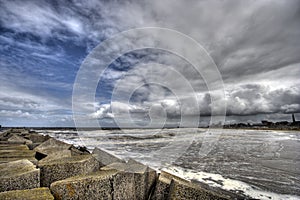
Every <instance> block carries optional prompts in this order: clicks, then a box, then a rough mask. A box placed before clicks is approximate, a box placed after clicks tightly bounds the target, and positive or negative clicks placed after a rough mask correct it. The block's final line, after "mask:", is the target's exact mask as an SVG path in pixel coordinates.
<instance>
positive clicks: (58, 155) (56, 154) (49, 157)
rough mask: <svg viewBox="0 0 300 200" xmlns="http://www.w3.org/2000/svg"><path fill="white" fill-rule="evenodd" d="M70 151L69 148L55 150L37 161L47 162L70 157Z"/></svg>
mask: <svg viewBox="0 0 300 200" xmlns="http://www.w3.org/2000/svg"><path fill="white" fill-rule="evenodd" d="M71 156H72V154H71V151H70V150H62V151H56V152H53V153H51V154H49V155H47V156H46V157H45V158H42V159H41V160H40V161H39V162H44V163H45V162H49V161H51V160H57V159H61V158H66V157H71Z"/></svg>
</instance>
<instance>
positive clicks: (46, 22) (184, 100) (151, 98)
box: [0, 0, 300, 125]
mask: <svg viewBox="0 0 300 200" xmlns="http://www.w3.org/2000/svg"><path fill="white" fill-rule="evenodd" d="M0 25H1V36H0V46H1V50H0V53H1V57H0V65H1V68H0V72H1V76H0V81H1V85H0V89H1V90H0V109H1V112H0V113H1V114H0V119H1V120H2V121H3V122H4V123H6V122H7V124H13V120H14V119H18V120H19V121H20V120H21V121H22V124H26V122H28V124H34V119H35V118H36V117H38V116H40V118H41V119H43V120H42V121H43V122H41V123H46V122H47V121H49V119H53V120H54V121H57V124H63V123H64V122H66V123H67V124H70V123H71V97H72V94H71V92H72V88H73V83H74V80H75V76H76V72H77V70H78V69H79V66H80V63H81V62H82V61H83V59H84V58H85V57H86V55H87V54H88V53H89V52H90V51H91V50H92V49H93V48H94V47H95V46H96V45H97V44H99V43H100V42H102V41H103V40H105V39H107V38H109V37H111V36H112V35H114V34H116V33H118V32H120V31H124V30H127V29H130V28H137V27H145V26H158V27H166V28H171V29H175V30H177V31H180V32H182V33H184V34H187V35H188V36H190V37H192V38H193V39H195V40H196V41H197V42H199V44H201V45H203V47H204V48H205V49H206V50H207V51H208V53H209V54H210V56H211V57H212V58H213V60H214V62H215V63H216V64H217V66H218V69H219V71H220V73H221V76H222V78H223V81H224V86H225V94H226V98H225V99H223V98H221V95H220V91H219V90H218V88H216V89H215V90H214V91H208V89H207V86H206V83H205V81H204V79H203V77H201V75H200V74H198V73H197V72H196V71H195V70H194V69H193V68H192V66H191V65H190V64H189V63H187V62H186V61H185V60H183V59H182V58H180V57H178V56H176V55H174V54H172V53H170V52H164V51H162V50H143V51H136V52H131V53H128V54H127V55H125V56H123V57H120V58H119V59H117V60H116V61H115V62H114V63H112V65H111V66H110V68H109V69H108V70H107V71H106V72H105V74H104V76H103V77H102V80H101V81H102V82H101V81H100V83H99V87H98V89H97V94H96V97H97V98H98V100H99V101H100V103H96V104H95V110H96V111H95V113H87V114H88V116H90V117H94V118H110V119H111V118H114V117H115V115H116V114H119V113H122V112H127V111H129V112H131V113H137V115H138V116H142V118H143V119H144V117H145V116H146V117H147V116H148V115H149V112H150V111H151V108H152V115H158V116H159V115H162V116H164V115H165V114H166V116H168V118H179V117H180V116H182V115H183V116H193V115H198V114H199V113H197V112H196V111H197V108H198V107H199V109H200V115H201V116H209V115H210V114H211V111H212V109H213V108H212V106H214V109H215V110H216V111H218V109H219V110H220V109H221V107H222V106H223V105H224V104H227V115H230V116H249V118H251V116H252V117H253V116H256V115H257V114H260V115H263V116H267V115H271V114H273V115H274V116H277V117H278V118H282V117H279V116H281V114H284V113H286V114H288V113H294V112H295V113H299V112H300V105H299V99H300V98H299V97H300V96H299V95H300V81H299V78H298V77H299V76H300V58H299V52H300V40H299V38H300V3H299V1H298V0H283V1H274V2H271V1H268V0H261V1H243V0H238V1H214V0H213V1H196V0H195V1H189V2H186V1H176V2H174V1H171V0H167V1H161V0H154V1H147V2H146V1H101V0H100V1H99V0H92V1H79V0H73V1H35V0H25V1H0ZM174 42H176V41H174ZM178 45H179V46H180V45H184V44H178ZM150 63H159V64H161V66H160V67H157V66H155V67H152V68H151V67H150V68H149V67H145V66H143V64H144V65H149V64H150ZM166 66H167V67H166ZM172 69H173V71H172ZM150 72H151V74H152V75H155V76H153V77H152V78H149V77H148V76H149V74H150ZM178 74H179V75H181V76H182V77H180V76H178ZM175 77H176V78H175ZM158 80H164V82H163V83H166V85H167V83H168V84H169V85H172V87H173V89H172V88H170V87H166V85H155V84H154V85H153V84H150V83H149V82H151V81H153V82H155V81H156V82H158ZM186 80H187V81H186ZM118 82H121V83H122V84H120V85H119V92H120V95H121V94H122V92H126V91H128V90H129V88H132V87H137V89H136V91H135V93H133V95H132V97H131V99H130V102H129V103H128V102H126V101H125V100H127V99H125V100H124V99H122V98H119V99H118V98H117V99H115V101H113V103H112V105H110V98H111V95H112V90H113V88H114V87H115V86H118V84H117V83H118ZM186 82H188V83H190V84H191V85H192V86H193V88H194V89H195V91H194V92H191V91H188V90H187V84H186ZM101 86H102V87H101ZM174 88H175V89H176V90H175V89H174ZM195 96H196V97H197V102H198V103H199V105H195V103H194V102H195ZM212 98H213V99H214V101H215V103H214V104H212ZM88 103H91V102H87V104H88ZM93 103H94V102H92V104H93ZM93 105H94V104H93ZM113 105H114V106H115V111H116V112H117V113H112V109H111V107H113ZM158 108H160V109H162V110H164V112H163V113H162V112H160V111H159V110H160V109H158ZM250 115H251V116H250ZM34 116H35V117H34ZM54 116H55V117H54ZM59 116H61V117H59ZM30 117H33V118H30ZM56 117H57V118H59V119H58V120H55V118H56ZM267 117H269V118H271V117H270V116H267ZM25 119H27V121H26V120H25ZM252 119H253V118H251V120H252ZM3 122H1V123H3ZM53 124H55V122H53ZM16 125H17V124H16Z"/></svg>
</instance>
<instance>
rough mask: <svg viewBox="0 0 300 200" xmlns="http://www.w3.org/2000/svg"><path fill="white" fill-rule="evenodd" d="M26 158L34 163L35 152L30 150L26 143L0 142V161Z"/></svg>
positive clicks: (5, 161) (35, 161)
mask: <svg viewBox="0 0 300 200" xmlns="http://www.w3.org/2000/svg"><path fill="white" fill-rule="evenodd" d="M21 159H27V160H29V161H31V162H32V163H34V164H36V163H37V160H36V159H35V152H34V151H30V150H29V149H28V147H27V146H26V145H20V144H0V163H7V162H11V161H16V160H21Z"/></svg>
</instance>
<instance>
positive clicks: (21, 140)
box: [7, 134, 32, 144]
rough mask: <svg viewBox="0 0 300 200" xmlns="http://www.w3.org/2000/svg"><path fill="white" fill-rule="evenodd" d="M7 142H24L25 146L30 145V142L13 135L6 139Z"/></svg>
mask: <svg viewBox="0 0 300 200" xmlns="http://www.w3.org/2000/svg"><path fill="white" fill-rule="evenodd" d="M7 141H9V142H24V143H25V144H32V141H30V140H28V139H25V138H23V137H21V136H18V135H16V134H13V135H12V136H11V137H10V138H8V140H7Z"/></svg>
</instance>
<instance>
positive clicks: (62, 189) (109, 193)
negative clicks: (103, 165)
mask: <svg viewBox="0 0 300 200" xmlns="http://www.w3.org/2000/svg"><path fill="white" fill-rule="evenodd" d="M116 173H117V172H116V170H107V171H98V172H95V173H92V174H88V175H81V176H75V177H71V178H67V179H65V180H61V181H56V182H54V183H52V184H51V186H50V189H51V192H52V193H53V195H54V197H55V199H58V200H59V199H86V200H93V199H107V200H109V199H113V188H112V180H113V176H114V175H115V174H116Z"/></svg>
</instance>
